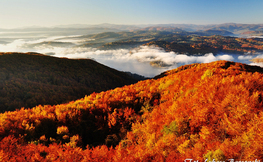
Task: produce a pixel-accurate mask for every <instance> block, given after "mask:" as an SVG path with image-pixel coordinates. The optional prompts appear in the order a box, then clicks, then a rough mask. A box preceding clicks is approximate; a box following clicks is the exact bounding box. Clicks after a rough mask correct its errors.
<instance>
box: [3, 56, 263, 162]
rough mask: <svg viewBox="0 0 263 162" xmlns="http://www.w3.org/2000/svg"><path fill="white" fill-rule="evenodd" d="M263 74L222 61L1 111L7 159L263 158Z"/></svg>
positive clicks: (171, 159) (147, 159)
mask: <svg viewBox="0 0 263 162" xmlns="http://www.w3.org/2000/svg"><path fill="white" fill-rule="evenodd" d="M262 104H263V69H262V68H260V67H256V66H248V65H245V64H241V63H234V62H227V61H217V62H212V63H209V64H192V65H186V66H182V67H180V68H178V69H175V70H171V71H167V72H165V73H163V74H161V75H159V76H157V77H156V78H155V79H149V80H145V81H140V82H138V83H136V84H132V85H129V86H124V87H121V88H116V89H114V90H109V91H105V92H101V93H93V94H91V95H89V96H86V97H84V98H82V99H79V100H76V101H72V102H69V103H67V104H61V105H56V106H50V105H45V106H36V107H34V108H32V109H21V110H17V111H14V112H6V113H3V114H0V119H1V120H0V140H1V142H0V155H1V157H2V160H3V161H12V160H16V161H23V160H24V161H25V160H26V161H158V162H159V161H184V160H185V159H194V160H199V161H205V159H208V160H209V161H212V160H213V159H214V160H216V161H227V159H235V161H236V160H243V161H245V160H246V161H251V160H252V161H255V159H257V160H262V159H263V154H262V150H263V133H262V129H263V112H262V108H263V105H262Z"/></svg>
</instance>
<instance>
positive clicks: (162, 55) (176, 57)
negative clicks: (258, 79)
mask: <svg viewBox="0 0 263 162" xmlns="http://www.w3.org/2000/svg"><path fill="white" fill-rule="evenodd" d="M229 26H231V24H228V26H227V25H226V24H222V25H221V26H220V25H217V26H214V27H211V26H194V25H192V26H190V25H173V24H171V25H162V26H161V25H159V26H149V27H147V26H146V27H144V26H125V25H122V26H121V25H111V24H103V25H101V26H96V27H94V26H93V27H88V28H87V27H85V28H77V27H75V28H73V27H71V28H68V27H63V28H62V27H54V28H50V29H48V28H24V29H12V30H11V29H9V30H7V29H6V30H1V32H0V49H1V52H37V53H41V54H45V55H50V56H54V57H66V58H71V59H79V58H91V59H94V60H96V61H98V62H99V63H102V64H104V65H107V66H109V67H112V68H115V69H117V70H120V71H128V72H131V73H137V74H139V75H143V76H145V77H154V76H155V75H158V74H160V73H162V72H164V71H166V70H171V69H174V68H177V67H179V66H181V65H185V64H191V63H208V62H212V61H217V60H228V61H235V62H242V63H246V64H253V65H259V66H262V64H260V63H252V62H251V61H249V60H251V59H253V58H259V57H263V55H262V52H261V50H256V51H255V50H253V48H250V49H248V50H247V48H242V49H241V51H239V52H237V51H235V50H232V49H230V50H228V51H227V50H219V48H220V47H219V48H218V47H216V48H213V47H207V45H205V46H200V47H198V48H196V47H193V48H191V46H193V45H194V44H197V43H200V41H203V39H207V38H209V39H211V42H212V41H213V40H216V39H217V40H219V41H218V44H220V41H221V42H222V40H224V39H231V41H232V40H233V39H234V38H242V35H240V33H241V32H240V30H242V31H244V28H245V27H246V29H247V31H250V28H252V27H250V28H249V26H247V25H243V27H242V25H240V24H232V28H230V27H229ZM233 26H238V27H236V28H235V30H233ZM254 26H256V27H257V28H258V29H256V30H261V29H262V26H261V25H254ZM103 27H104V28H103ZM190 27H191V29H190ZM227 27H228V28H227ZM201 29H202V30H201ZM227 29H231V30H230V31H227ZM237 29H240V30H237ZM253 29H254V30H255V27H254V28H253ZM233 32H234V33H236V34H238V33H239V35H238V36H239V37H235V36H236V35H235V34H234V33H233ZM243 33H244V32H243ZM247 33H248V32H247ZM258 33H259V32H257V35H250V36H249V35H244V36H243V37H246V38H253V36H254V38H255V39H257V41H258V42H259V43H260V42H262V39H261V38H260V36H259V35H258ZM220 34H221V35H224V36H221V37H217V36H216V35H220ZM250 34H251V33H250ZM252 34H253V32H252ZM244 41H246V40H244ZM160 43H161V44H160ZM233 43H235V44H237V43H236V42H233ZM243 44H244V42H243ZM209 45H210V44H209ZM237 46H239V47H240V48H241V46H242V44H241V45H240V44H237ZM231 50H232V51H231ZM242 50H243V51H242ZM246 51H248V52H246ZM251 51H253V53H252V52H251Z"/></svg>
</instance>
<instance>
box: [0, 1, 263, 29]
mask: <svg viewBox="0 0 263 162" xmlns="http://www.w3.org/2000/svg"><path fill="white" fill-rule="evenodd" d="M262 8H263V0H0V28H17V27H27V26H45V27H50V26H56V25H69V24H89V25H95V24H102V23H111V24H129V25H132V24H134V25H138V24H171V23H173V24H221V23H243V24H263V18H262V17H263V10H262Z"/></svg>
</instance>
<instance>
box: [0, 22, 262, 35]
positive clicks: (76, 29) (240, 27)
mask: <svg viewBox="0 0 263 162" xmlns="http://www.w3.org/2000/svg"><path fill="white" fill-rule="evenodd" d="M98 30H100V31H98ZM102 30H104V32H109V31H114V32H116V31H134V30H151V31H155V30H158V31H160V30H162V31H164V30H165V31H175V30H178V31H179V30H181V31H182V30H183V31H192V32H193V31H206V30H221V31H222V30H224V31H228V32H232V33H234V34H242V33H244V32H248V31H263V24H237V23H225V24H211V25H195V24H145V25H116V24H107V23H105V24H98V25H86V24H73V25H60V26H54V27H36V26H33V27H24V28H15V29H0V31H1V32H3V31H49V32H61V31H65V32H70V33H80V31H81V32H84V31H86V32H87V31H93V33H98V32H101V31H102ZM96 31H97V32H96Z"/></svg>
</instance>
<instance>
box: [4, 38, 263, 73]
mask: <svg viewBox="0 0 263 162" xmlns="http://www.w3.org/2000/svg"><path fill="white" fill-rule="evenodd" d="M0 36H1V34H0ZM1 41H2V42H3V43H1ZM1 41H0V52H38V53H42V54H46V55H52V56H54V57H66V58H71V59H78V58H91V59H94V60H96V61H97V62H99V63H102V64H104V65H107V66H109V67H111V68H115V69H117V70H120V71H129V72H132V73H137V74H140V75H143V76H146V77H153V76H155V75H158V74H160V73H161V72H164V71H166V70H170V69H174V68H177V67H178V66H181V65H185V64H191V63H209V62H213V61H217V60H228V61H235V62H242V63H247V64H251V65H258V66H263V65H262V64H255V63H251V62H250V61H249V60H251V59H253V58H255V57H263V54H260V53H258V54H255V55H239V54H226V53H222V54H217V55H214V54H213V53H208V54H205V55H202V56H188V55H186V54H178V53H174V52H166V51H165V50H163V49H162V48H159V47H155V46H140V47H138V48H133V49H117V50H100V49H97V48H86V47H79V46H77V45H81V44H82V43H83V42H84V40H83V39H79V37H77V36H75V35H73V36H66V37H65V36H53V37H38V38H30V39H29V38H27V39H23V38H19V39H13V40H11V41H10V40H9V42H8V40H7V41H5V40H3V39H2V40H1ZM49 41H55V42H67V43H68V42H70V43H73V44H74V46H50V45H48V44H40V45H35V46H34V44H38V43H41V42H49ZM85 41H88V40H87V39H86V40H85ZM29 45H31V46H29ZM32 45H33V46H32ZM29 47H30V48H29ZM155 61H161V62H162V63H164V64H166V65H169V66H165V67H153V66H151V65H150V62H155Z"/></svg>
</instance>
